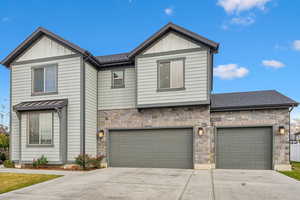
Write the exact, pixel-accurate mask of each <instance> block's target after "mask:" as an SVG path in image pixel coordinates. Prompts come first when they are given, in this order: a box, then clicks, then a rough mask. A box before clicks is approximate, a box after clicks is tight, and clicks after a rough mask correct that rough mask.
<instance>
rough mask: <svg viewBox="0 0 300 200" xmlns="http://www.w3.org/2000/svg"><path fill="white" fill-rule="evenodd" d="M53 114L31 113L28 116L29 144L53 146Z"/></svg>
mask: <svg viewBox="0 0 300 200" xmlns="http://www.w3.org/2000/svg"><path fill="white" fill-rule="evenodd" d="M52 127H53V113H52V112H30V113H29V114H28V144H29V145H51V144H52V139H53V138H52V131H53V130H52Z"/></svg>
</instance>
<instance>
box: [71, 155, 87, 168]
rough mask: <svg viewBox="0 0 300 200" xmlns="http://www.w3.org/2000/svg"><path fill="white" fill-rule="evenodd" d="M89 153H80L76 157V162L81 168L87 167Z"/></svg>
mask: <svg viewBox="0 0 300 200" xmlns="http://www.w3.org/2000/svg"><path fill="white" fill-rule="evenodd" d="M89 159H90V157H89V155H87V154H85V155H83V154H80V155H78V156H77V157H76V158H75V163H76V164H77V165H79V166H80V167H81V168H83V169H85V168H86V167H87V160H89Z"/></svg>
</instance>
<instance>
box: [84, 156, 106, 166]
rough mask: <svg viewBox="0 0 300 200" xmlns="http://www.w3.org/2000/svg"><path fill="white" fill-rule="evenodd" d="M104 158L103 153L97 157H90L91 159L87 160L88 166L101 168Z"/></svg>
mask: <svg viewBox="0 0 300 200" xmlns="http://www.w3.org/2000/svg"><path fill="white" fill-rule="evenodd" d="M103 158H104V156H103V155H100V156H97V157H89V160H88V161H87V165H88V168H100V167H101V161H102V160H103Z"/></svg>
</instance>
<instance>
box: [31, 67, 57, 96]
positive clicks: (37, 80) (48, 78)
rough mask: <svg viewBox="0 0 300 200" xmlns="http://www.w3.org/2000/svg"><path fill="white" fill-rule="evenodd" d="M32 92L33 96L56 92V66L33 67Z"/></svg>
mask: <svg viewBox="0 0 300 200" xmlns="http://www.w3.org/2000/svg"><path fill="white" fill-rule="evenodd" d="M32 74H33V81H32V84H33V85H32V90H33V94H46V93H53V92H57V66H56V65H47V66H41V67H34V68H33V71H32Z"/></svg>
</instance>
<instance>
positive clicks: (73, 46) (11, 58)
mask: <svg viewBox="0 0 300 200" xmlns="http://www.w3.org/2000/svg"><path fill="white" fill-rule="evenodd" d="M44 35H45V36H48V37H49V38H51V39H52V40H54V41H56V42H58V43H60V44H62V45H64V46H66V47H67V48H69V49H71V50H72V51H75V52H76V53H79V54H82V55H83V56H84V57H86V58H87V60H88V61H90V62H91V63H93V64H96V65H100V63H99V61H98V60H97V59H96V58H95V57H94V56H93V55H92V54H91V53H90V52H88V51H87V50H85V49H82V48H81V47H79V46H77V45H76V44H74V43H72V42H69V41H67V40H65V39H63V38H62V37H60V36H58V35H56V34H54V33H52V32H50V31H48V30H47V29H45V28H43V27H39V28H37V29H36V30H35V31H34V32H33V33H32V34H31V35H30V36H28V37H27V38H26V39H25V40H24V41H23V42H22V43H21V44H20V45H19V46H18V47H17V48H16V49H15V50H14V51H12V52H11V53H10V54H9V55H8V56H7V57H6V58H4V59H3V60H2V61H1V64H3V65H5V66H7V67H9V65H10V64H11V63H12V62H13V61H14V60H15V59H16V58H17V57H18V56H19V55H20V54H21V53H22V52H23V51H24V50H26V49H27V48H28V47H30V46H31V45H32V44H33V43H34V42H35V41H36V40H37V39H38V38H40V37H41V36H44Z"/></svg>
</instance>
